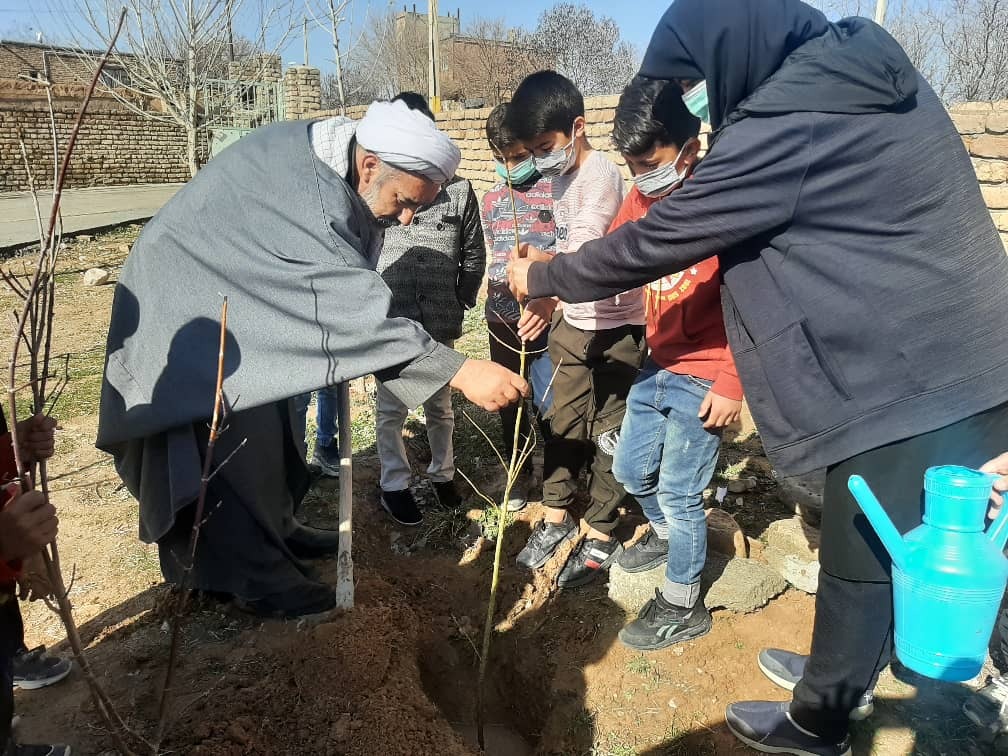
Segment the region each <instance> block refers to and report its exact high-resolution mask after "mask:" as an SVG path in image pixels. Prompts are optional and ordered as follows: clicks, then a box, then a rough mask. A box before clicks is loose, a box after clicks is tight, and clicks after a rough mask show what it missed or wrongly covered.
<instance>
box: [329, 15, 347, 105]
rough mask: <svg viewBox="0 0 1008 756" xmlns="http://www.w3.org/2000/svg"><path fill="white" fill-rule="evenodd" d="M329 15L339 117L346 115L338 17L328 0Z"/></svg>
mask: <svg viewBox="0 0 1008 756" xmlns="http://www.w3.org/2000/svg"><path fill="white" fill-rule="evenodd" d="M329 15H330V17H331V18H332V44H333V52H334V53H335V55H336V91H338V92H339V108H340V115H344V116H345V115H346V95H345V94H344V92H343V61H341V60H340V52H339V17H338V16H337V14H336V4H335V2H334V1H333V0H329Z"/></svg>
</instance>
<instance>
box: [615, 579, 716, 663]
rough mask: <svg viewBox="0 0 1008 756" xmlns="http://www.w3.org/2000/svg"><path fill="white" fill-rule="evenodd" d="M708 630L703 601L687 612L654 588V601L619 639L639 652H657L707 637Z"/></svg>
mask: <svg viewBox="0 0 1008 756" xmlns="http://www.w3.org/2000/svg"><path fill="white" fill-rule="evenodd" d="M710 629H711V616H710V612H709V611H707V607H706V606H704V603H703V600H699V601H697V603H696V606H694V607H692V608H690V609H687V608H685V607H682V606H676V605H675V604H671V603H669V602H668V601H666V600H665V597H664V596H662V595H661V591H660V590H658V589H657V588H655V597H654V598H653V599H651V600H650V601H648V602H647V603H646V604H644V606H643V607H642V608H641V610H640V612H639V613H638V614H637V619H635V620H634V621H633V622H631V623H630V624H629V625H627V626H626V627H624V628H623V629H622V630H620V631H619V639H620V641H621V642H622V643H623V645H625V646H629V647H630V648H634V649H637V650H638V651H657V650H658V649H659V648H666V647H667V646H671V645H673V644H675V643H682V642H683V641H688V640H693V639H694V638H699V637H700V636H702V635H707V633H709V632H710Z"/></svg>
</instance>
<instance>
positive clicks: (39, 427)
mask: <svg viewBox="0 0 1008 756" xmlns="http://www.w3.org/2000/svg"><path fill="white" fill-rule="evenodd" d="M17 430H18V441H19V442H20V445H21V457H22V460H23V461H24V462H25V463H26V464H31V463H33V462H41V461H42V460H43V459H49V458H50V457H51V456H52V455H53V450H54V448H55V443H56V442H55V435H56V421H55V420H54V419H53V418H51V417H47V416H45V415H33V416H32V417H29V418H25V419H24V420H22V421H21V422H19V423H18V424H17Z"/></svg>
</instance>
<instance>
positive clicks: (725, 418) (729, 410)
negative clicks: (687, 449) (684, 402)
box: [697, 391, 742, 430]
mask: <svg viewBox="0 0 1008 756" xmlns="http://www.w3.org/2000/svg"><path fill="white" fill-rule="evenodd" d="M741 414H742V402H740V401H738V400H736V399H729V398H728V397H726V396H721V395H720V394H715V393H714V392H713V391H708V392H707V396H705V397H704V400H703V402H702V403H701V404H700V412H699V413H697V417H699V418H700V419H701V420H703V421H704V424H703V427H704V429H705V430H718V429H721V428H724V427H725V426H728V425H731V424H732V423H736V422H738V419H739V415H741Z"/></svg>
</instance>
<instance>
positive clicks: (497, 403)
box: [449, 360, 529, 412]
mask: <svg viewBox="0 0 1008 756" xmlns="http://www.w3.org/2000/svg"><path fill="white" fill-rule="evenodd" d="M449 383H450V385H451V387H452V388H454V389H458V390H459V391H461V392H462V393H463V394H465V395H466V398H468V399H469V401H471V402H472V403H473V404H478V405H479V406H480V407H482V408H483V409H485V410H487V411H489V412H496V411H497V410H500V409H503V408H504V407H507V406H508V405H511V404H514V403H515V402H517V401H518V400H519V399H520V398H521V397H523V396H528V394H529V385H528V382H527V381H526V380H525V379H524V378H522V377H521V376H520V375H517V374H515V373H512V372H511V371H510V370H508V369H507V368H506V367H503V366H502V365H498V364H497V363H496V362H490V361H488V360H466V361H465V362H463V363H462V367H461V368H459V371H458V372H457V373H455V377H454V378H452V379H451V381H450V382H449Z"/></svg>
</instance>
